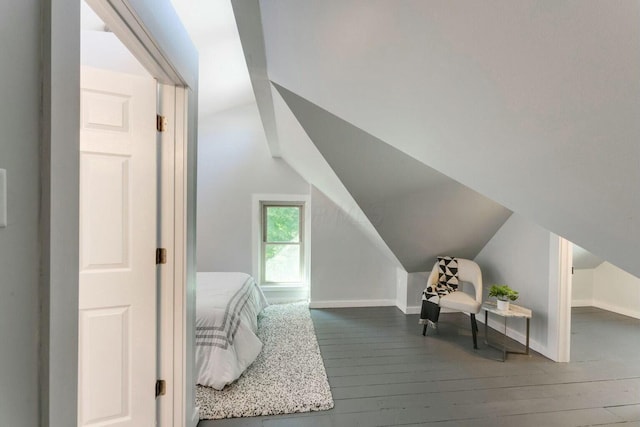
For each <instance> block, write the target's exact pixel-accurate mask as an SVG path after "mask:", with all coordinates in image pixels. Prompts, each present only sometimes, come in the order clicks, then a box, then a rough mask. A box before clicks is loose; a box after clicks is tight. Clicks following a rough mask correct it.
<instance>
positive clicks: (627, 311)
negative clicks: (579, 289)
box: [592, 300, 640, 319]
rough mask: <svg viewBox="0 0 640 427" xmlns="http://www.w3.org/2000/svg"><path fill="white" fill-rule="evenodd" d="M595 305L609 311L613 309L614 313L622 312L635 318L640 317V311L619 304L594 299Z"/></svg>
mask: <svg viewBox="0 0 640 427" xmlns="http://www.w3.org/2000/svg"><path fill="white" fill-rule="evenodd" d="M592 305H593V306H594V307H597V308H601V309H603V310H607V311H613V312H614V313H618V314H622V315H623V316H629V317H633V318H634V319H640V311H637V310H631V309H629V308H624V307H619V306H617V305H613V304H609V303H607V302H604V301H598V300H594V301H593V304H592Z"/></svg>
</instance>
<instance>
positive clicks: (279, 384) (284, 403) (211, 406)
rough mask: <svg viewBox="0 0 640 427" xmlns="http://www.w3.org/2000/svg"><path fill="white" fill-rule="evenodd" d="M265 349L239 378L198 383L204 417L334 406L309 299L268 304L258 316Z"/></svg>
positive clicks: (283, 412) (270, 412)
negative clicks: (220, 384)
mask: <svg viewBox="0 0 640 427" xmlns="http://www.w3.org/2000/svg"><path fill="white" fill-rule="evenodd" d="M258 337H259V338H260V340H261V341H262V343H263V347H262V352H261V353H260V355H258V358H257V359H256V360H255V361H254V362H253V364H252V365H251V366H249V368H247V370H246V371H245V372H244V373H243V374H242V376H241V377H240V378H238V379H237V380H236V381H235V382H233V383H231V384H229V385H227V386H226V387H225V388H224V389H223V390H221V391H218V390H215V389H213V388H210V387H204V386H200V385H199V386H198V388H197V391H196V404H197V405H198V406H199V407H200V418H201V419H220V418H232V417H253V416H258V415H275V414H291V413H294V412H310V411H322V410H326V409H331V408H333V397H332V396H331V390H330V388H329V382H328V380H327V373H326V371H325V369H324V364H323V362H322V356H321V355H320V349H319V347H318V341H317V340H316V335H315V331H314V329H313V322H312V321H311V315H310V314H309V307H308V304H307V303H294V304H279V305H271V306H269V307H267V308H265V309H264V310H263V311H262V313H261V314H260V316H259V318H258Z"/></svg>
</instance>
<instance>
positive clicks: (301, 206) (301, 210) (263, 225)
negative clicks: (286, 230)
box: [259, 200, 306, 286]
mask: <svg viewBox="0 0 640 427" xmlns="http://www.w3.org/2000/svg"><path fill="white" fill-rule="evenodd" d="M271 207H284V208H289V207H290V208H298V242H295V243H292V242H269V241H267V210H268V209H269V208H271ZM305 210H306V209H305V203H304V202H303V201H294V202H289V201H265V200H263V201H260V236H261V237H260V255H259V256H260V283H261V284H264V285H267V286H270V285H287V286H291V285H294V286H295V285H301V284H303V283H304V278H305V252H306V251H305V249H306V248H305V246H306V242H305V232H304V229H305V227H304V223H305V217H304V215H305ZM267 245H284V246H286V245H291V246H298V247H299V249H300V255H299V258H300V259H299V266H298V268H299V272H300V274H299V277H300V280H299V281H295V282H275V281H274V282H272V281H267V280H266V249H267Z"/></svg>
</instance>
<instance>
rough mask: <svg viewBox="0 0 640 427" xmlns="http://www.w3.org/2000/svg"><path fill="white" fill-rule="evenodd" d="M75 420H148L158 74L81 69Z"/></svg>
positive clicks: (151, 420) (151, 418) (151, 419)
mask: <svg viewBox="0 0 640 427" xmlns="http://www.w3.org/2000/svg"><path fill="white" fill-rule="evenodd" d="M81 94H82V95H81V96H82V98H81V102H82V108H81V113H82V119H81V129H80V295H79V300H80V307H79V308H80V312H79V367H80V372H79V384H78V387H79V402H78V425H80V426H116V427H125V426H127V427H128V426H136V427H139V426H153V425H154V424H155V411H156V407H155V395H154V384H155V378H156V270H155V269H156V267H155V244H156V218H157V207H156V197H157V196H156V192H157V189H156V169H157V166H156V162H157V153H156V130H155V114H156V113H155V111H156V83H155V80H153V79H152V78H151V77H149V78H144V77H139V76H132V75H127V74H120V73H115V72H111V71H104V70H97V69H91V68H87V67H83V69H82V90H81Z"/></svg>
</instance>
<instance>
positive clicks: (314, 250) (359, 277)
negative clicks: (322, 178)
mask: <svg viewBox="0 0 640 427" xmlns="http://www.w3.org/2000/svg"><path fill="white" fill-rule="evenodd" d="M311 204H312V206H313V209H312V213H311V241H312V246H311V303H310V305H311V306H312V307H332V306H333V307H339V306H344V307H353V306H376V305H396V283H397V280H398V277H399V276H398V275H400V280H402V274H403V273H404V270H401V271H400V272H399V271H398V268H397V266H396V265H395V263H393V262H392V261H391V260H389V259H388V258H387V257H386V255H385V254H383V253H382V252H380V251H379V250H378V249H377V248H376V247H375V246H374V245H372V244H371V241H370V240H369V238H368V237H367V236H366V235H365V234H364V233H363V232H362V230H361V229H360V228H359V227H358V226H357V225H356V224H354V223H353V220H352V219H351V218H350V217H349V216H348V215H346V214H345V213H344V211H343V210H342V209H340V208H339V207H338V206H337V205H336V204H335V203H333V202H332V201H331V200H330V199H329V198H328V197H327V196H325V195H324V194H323V193H322V192H320V191H319V190H318V189H316V188H315V187H313V189H312V192H311ZM404 276H405V279H404V280H405V282H406V273H404Z"/></svg>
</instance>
